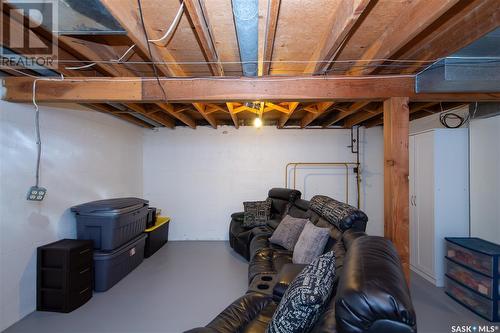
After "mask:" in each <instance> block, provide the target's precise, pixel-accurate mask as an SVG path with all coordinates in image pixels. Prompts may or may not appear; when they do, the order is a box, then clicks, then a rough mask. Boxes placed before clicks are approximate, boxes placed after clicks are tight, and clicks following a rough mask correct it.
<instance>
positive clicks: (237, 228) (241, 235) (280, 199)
mask: <svg viewBox="0 0 500 333" xmlns="http://www.w3.org/2000/svg"><path fill="white" fill-rule="evenodd" d="M300 196H301V193H300V191H298V190H291V189H287V188H272V189H271V190H269V193H268V198H269V199H271V219H270V220H269V221H268V223H267V226H265V227H255V228H245V227H244V226H243V212H238V213H233V214H232V215H231V223H230V224H229V244H230V245H231V247H232V248H233V249H234V250H235V251H236V252H237V253H239V254H240V255H242V256H243V257H244V258H245V259H247V260H250V251H249V249H250V242H251V240H252V238H253V237H254V236H256V235H262V234H265V235H271V234H272V232H273V231H274V229H276V227H277V226H278V224H279V223H280V222H281V220H282V218H283V217H284V214H285V213H286V212H287V210H290V205H291V204H292V203H293V202H295V201H296V200H297V199H299V198H300Z"/></svg>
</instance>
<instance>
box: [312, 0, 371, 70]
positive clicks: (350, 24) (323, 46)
mask: <svg viewBox="0 0 500 333" xmlns="http://www.w3.org/2000/svg"><path fill="white" fill-rule="evenodd" d="M374 2H376V1H374V0H349V1H339V2H338V5H337V7H336V8H335V10H334V12H333V13H332V15H331V18H330V21H329V22H330V28H329V29H327V32H326V35H325V36H323V39H322V41H321V43H320V44H319V45H320V48H318V50H316V52H315V53H314V55H313V57H312V59H311V60H312V61H318V60H319V61H321V62H312V63H310V65H308V67H307V68H306V70H305V72H306V73H324V72H326V71H327V70H328V68H329V67H330V65H331V63H332V61H334V60H335V59H336V58H337V56H338V54H339V53H340V51H341V50H342V47H343V46H344V45H345V43H346V41H347V40H348V39H349V37H350V36H351V35H352V34H353V32H354V30H355V26H356V25H357V23H358V20H359V19H360V17H361V16H362V15H363V14H364V13H366V12H367V11H368V10H369V7H370V3H374Z"/></svg>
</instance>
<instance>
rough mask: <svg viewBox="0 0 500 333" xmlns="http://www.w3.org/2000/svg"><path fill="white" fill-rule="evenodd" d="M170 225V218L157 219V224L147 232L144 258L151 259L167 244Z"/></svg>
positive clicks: (161, 217) (160, 217)
mask: <svg viewBox="0 0 500 333" xmlns="http://www.w3.org/2000/svg"><path fill="white" fill-rule="evenodd" d="M169 224H170V218H169V217H165V216H159V217H158V218H157V219H156V224H155V225H154V226H153V227H151V228H148V229H146V230H145V233H146V235H147V236H148V238H146V246H145V248H144V258H149V257H151V256H152V255H153V254H154V253H155V252H156V251H158V250H159V249H160V248H161V247H162V246H163V245H165V244H166V243H167V241H168V226H169Z"/></svg>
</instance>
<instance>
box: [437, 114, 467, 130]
mask: <svg viewBox="0 0 500 333" xmlns="http://www.w3.org/2000/svg"><path fill="white" fill-rule="evenodd" d="M450 119H453V120H455V121H457V122H456V123H455V124H454V125H450V124H449V123H448V121H449V120H450ZM439 122H440V123H441V124H442V125H443V126H444V127H446V128H459V127H460V126H462V125H463V124H465V122H466V118H464V117H462V116H460V115H458V114H456V113H453V112H449V113H444V114H441V115H440V116H439Z"/></svg>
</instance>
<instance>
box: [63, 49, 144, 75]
mask: <svg viewBox="0 0 500 333" xmlns="http://www.w3.org/2000/svg"><path fill="white" fill-rule="evenodd" d="M134 47H135V44H134V45H132V46H131V47H129V48H128V49H127V51H125V53H123V55H122V56H121V57H120V58H118V59H111V60H109V63H113V64H114V63H121V62H122V60H123V58H125V57H126V56H127V54H128V53H129V52H130V51H131V50H132V49H133V48H134ZM73 62H80V63H82V62H84V63H85V62H89V61H88V60H75V61H73ZM98 63H103V61H92V62H91V63H90V64H88V65H83V66H75V67H64V69H71V70H80V69H86V68H91V67H94V66H95V65H97V64H98Z"/></svg>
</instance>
